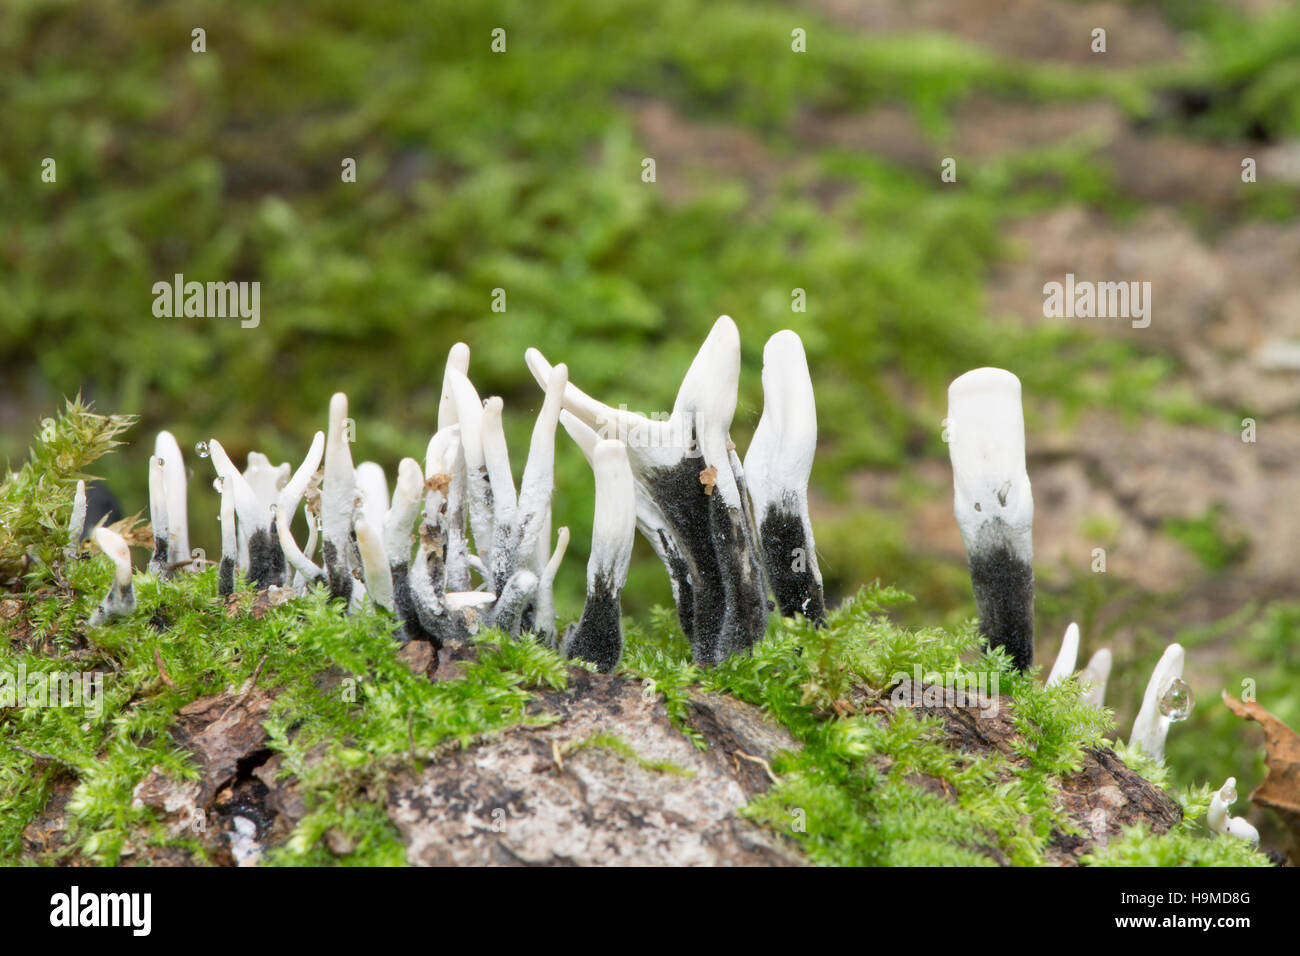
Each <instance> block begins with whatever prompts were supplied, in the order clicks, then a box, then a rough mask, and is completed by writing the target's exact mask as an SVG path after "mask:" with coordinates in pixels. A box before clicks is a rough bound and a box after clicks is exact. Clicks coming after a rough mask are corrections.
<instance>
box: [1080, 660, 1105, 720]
mask: <svg viewBox="0 0 1300 956" xmlns="http://www.w3.org/2000/svg"><path fill="white" fill-rule="evenodd" d="M1110 665H1111V653H1110V648H1107V647H1103V648H1102V649H1101V650H1099V651H1097V652H1096V653H1095V654H1093V655H1092V657H1090V658H1089V659H1088V666H1087V667H1085V668H1084V669H1083V672H1082V673H1081V674H1080V675H1079V686H1080V687H1081V688H1083V702H1084V703H1085V704H1088V705H1089V706H1091V707H1101V706H1103V705H1104V704H1105V703H1106V681H1107V680H1109V679H1110Z"/></svg>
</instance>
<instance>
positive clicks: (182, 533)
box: [153, 431, 190, 565]
mask: <svg viewBox="0 0 1300 956" xmlns="http://www.w3.org/2000/svg"><path fill="white" fill-rule="evenodd" d="M153 453H154V455H156V456H157V457H159V458H161V459H162V461H163V488H164V496H165V498H166V501H167V550H168V553H169V559H170V561H171V563H172V565H176V564H178V563H180V562H183V561H187V560H188V559H189V557H190V530H189V528H190V525H189V501H188V488H189V479H188V477H187V476H186V474H185V459H184V457H182V455H181V446H180V444H179V443H178V442H177V441H176V437H175V436H174V435H173V434H172V433H171V432H168V431H161V432H159V433H158V435H157V437H156V438H154V444H153Z"/></svg>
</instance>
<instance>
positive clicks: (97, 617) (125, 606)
mask: <svg viewBox="0 0 1300 956" xmlns="http://www.w3.org/2000/svg"><path fill="white" fill-rule="evenodd" d="M91 537H93V538H94V539H95V544H97V545H99V549H100V550H101V551H103V552H104V553H105V554H106V555H108V558H109V560H110V561H112V562H113V568H114V571H113V583H112V584H111V585H110V586H109V588H108V593H107V594H106V595H104V600H102V601H100V602H99V607H97V608H95V610H94V612H93V613H92V614H91V615H90V626H91V627H99V626H100V625H101V624H107V623H108V622H109V621H111V620H113V619H114V618H117V617H122V616H123V615H126V614H130V613H131V612H132V611H134V610H135V585H134V584H133V583H132V581H131V551H130V549H128V548H127V546H126V542H125V541H124V540H122V536H121V535H120V534H118V533H117V532H116V531H112V530H110V529H108V528H96V529H95V530H94V532H93V534H92V535H91Z"/></svg>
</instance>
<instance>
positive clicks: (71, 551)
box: [63, 480, 86, 561]
mask: <svg viewBox="0 0 1300 956" xmlns="http://www.w3.org/2000/svg"><path fill="white" fill-rule="evenodd" d="M85 527H86V483H85V482H84V481H81V480H78V481H77V490H76V492H75V493H74V494H73V496H72V517H71V518H69V519H68V543H67V545H65V546H64V549H63V556H64V557H65V558H66V559H67V560H69V561H71V560H73V559H74V558H76V557H77V555H78V554H80V553H81V533H82V531H83V530H84V529H85Z"/></svg>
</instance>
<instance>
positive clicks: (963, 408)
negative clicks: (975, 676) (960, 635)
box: [947, 368, 1034, 670]
mask: <svg viewBox="0 0 1300 956" xmlns="http://www.w3.org/2000/svg"><path fill="white" fill-rule="evenodd" d="M947 434H948V454H949V457H950V458H951V459H952V478H953V514H954V515H955V516H956V518H957V526H958V527H959V528H960V529H961V536H962V541H963V542H964V543H965V545H966V555H967V558H968V560H969V562H970V578H971V587H972V588H973V589H974V591H975V604H976V607H977V609H978V611H979V618H980V634H981V635H982V636H983V637H984V639H985V640H986V641H987V642H988V644H989V646H990V647H1005V648H1006V649H1007V652H1008V653H1009V654H1010V655H1011V659H1012V661H1014V662H1015V666H1016V667H1017V668H1019V669H1021V670H1025V669H1027V668H1028V667H1030V666H1031V665H1032V664H1033V662H1034V569H1033V559H1034V546H1033V526H1034V499H1033V496H1032V495H1031V493H1030V490H1029V475H1028V473H1027V472H1026V471H1025V420H1024V413H1023V411H1022V409H1021V407H1020V379H1018V378H1016V377H1015V376H1014V375H1012V374H1011V373H1010V372H1007V371H1004V370H1003V369H999V368H979V369H975V370H974V371H971V372H967V373H966V374H965V375H962V376H961V377H960V378H958V379H956V380H955V381H954V382H953V383H952V385H950V386H949V387H948V419H947Z"/></svg>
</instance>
